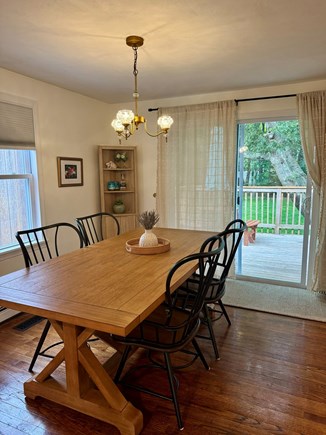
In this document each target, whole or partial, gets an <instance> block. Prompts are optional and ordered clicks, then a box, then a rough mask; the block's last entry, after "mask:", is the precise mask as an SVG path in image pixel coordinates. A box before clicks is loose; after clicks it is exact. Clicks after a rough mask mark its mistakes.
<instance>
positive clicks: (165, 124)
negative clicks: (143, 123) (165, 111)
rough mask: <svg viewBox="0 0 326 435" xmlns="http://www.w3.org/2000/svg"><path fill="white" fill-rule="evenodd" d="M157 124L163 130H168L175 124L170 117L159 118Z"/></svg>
mask: <svg viewBox="0 0 326 435" xmlns="http://www.w3.org/2000/svg"><path fill="white" fill-rule="evenodd" d="M157 123H158V125H159V126H160V127H161V129H162V130H168V129H169V128H170V127H171V125H172V124H173V119H172V117H171V116H169V115H162V116H160V117H159V118H158V120H157Z"/></svg>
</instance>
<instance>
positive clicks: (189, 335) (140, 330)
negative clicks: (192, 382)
mask: <svg viewBox="0 0 326 435" xmlns="http://www.w3.org/2000/svg"><path fill="white" fill-rule="evenodd" d="M189 315H190V312H189V310H188V309H178V308H174V310H173V313H172V315H171V313H170V308H169V306H168V305H167V304H166V303H162V304H161V305H160V306H159V307H157V308H156V310H154V311H153V312H152V313H151V314H150V315H149V316H148V317H147V318H146V319H145V320H144V321H143V322H142V323H141V324H140V325H138V326H137V327H136V328H135V329H133V330H132V332H131V333H130V334H129V335H128V336H127V337H120V336H113V338H114V339H115V340H116V341H119V342H123V343H125V344H130V345H132V344H137V346H141V347H144V348H146V349H151V350H161V351H165V352H177V351H178V350H179V349H181V348H183V347H184V346H185V345H186V344H187V343H189V342H190V341H191V340H192V339H193V337H195V335H196V334H197V331H198V329H199V326H200V320H199V318H198V319H196V320H195V321H194V322H192V323H190V324H189V323H188V322H189ZM181 325H184V327H182V326H181ZM180 326H181V327H180Z"/></svg>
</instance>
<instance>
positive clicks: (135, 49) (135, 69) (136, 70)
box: [132, 47, 138, 76]
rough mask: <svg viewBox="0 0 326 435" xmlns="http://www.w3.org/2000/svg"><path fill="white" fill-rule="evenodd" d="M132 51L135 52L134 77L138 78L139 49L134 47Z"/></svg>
mask: <svg viewBox="0 0 326 435" xmlns="http://www.w3.org/2000/svg"><path fill="white" fill-rule="evenodd" d="M132 49H133V50H134V76H136V75H137V74H138V69H137V58H138V53H137V50H138V47H132Z"/></svg>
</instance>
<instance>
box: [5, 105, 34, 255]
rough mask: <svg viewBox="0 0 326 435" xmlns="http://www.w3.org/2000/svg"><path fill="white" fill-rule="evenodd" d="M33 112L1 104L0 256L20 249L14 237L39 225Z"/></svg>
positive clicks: (28, 109)
mask: <svg viewBox="0 0 326 435" xmlns="http://www.w3.org/2000/svg"><path fill="white" fill-rule="evenodd" d="M34 142H35V141H34V125H33V111H32V109H31V108H29V107H23V106H17V105H14V104H9V103H4V102H0V253H1V252H5V251H8V250H10V249H12V248H14V247H16V246H17V240H16V238H15V233H16V232H17V231H18V230H22V229H26V228H32V227H35V226H37V225H38V224H39V214H40V212H39V195H38V182H37V165H36V150H35V144H34Z"/></svg>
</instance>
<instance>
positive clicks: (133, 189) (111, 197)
mask: <svg viewBox="0 0 326 435" xmlns="http://www.w3.org/2000/svg"><path fill="white" fill-rule="evenodd" d="M118 152H119V153H121V152H126V155H127V157H128V159H127V161H126V162H125V163H123V164H119V163H117V162H115V155H116V153H118ZM108 162H114V163H115V164H117V165H118V167H117V168H116V169H112V168H111V169H109V168H107V167H106V163H108ZM99 169H100V195H101V211H102V212H106V213H112V214H114V215H115V217H116V218H117V219H118V221H119V224H120V233H124V232H126V231H130V230H133V229H134V228H136V226H137V215H138V206H137V160H136V147H134V146H130V147H128V146H106V145H100V146H99ZM122 179H124V182H125V183H126V188H125V189H117V190H109V189H108V183H109V181H113V182H116V183H120V182H121V180H122ZM118 199H120V200H122V201H123V203H124V205H125V212H124V213H121V214H116V213H115V212H114V210H113V204H114V203H115V201H116V200H118ZM108 221H109V220H108ZM103 230H104V237H112V236H113V235H115V234H114V227H113V225H112V223H111V222H107V223H106V226H105V228H104V229H103Z"/></svg>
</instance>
